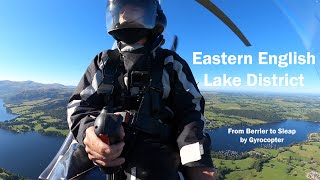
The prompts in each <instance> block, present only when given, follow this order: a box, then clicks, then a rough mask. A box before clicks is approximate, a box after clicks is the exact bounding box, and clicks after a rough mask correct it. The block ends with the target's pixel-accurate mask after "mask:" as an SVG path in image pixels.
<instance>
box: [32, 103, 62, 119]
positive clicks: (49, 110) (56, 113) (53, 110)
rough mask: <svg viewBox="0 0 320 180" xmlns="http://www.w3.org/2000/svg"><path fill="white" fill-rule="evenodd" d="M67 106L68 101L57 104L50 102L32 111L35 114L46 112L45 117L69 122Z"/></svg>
mask: <svg viewBox="0 0 320 180" xmlns="http://www.w3.org/2000/svg"><path fill="white" fill-rule="evenodd" d="M67 104H68V99H67V98H64V99H62V100H57V101H56V102H50V103H48V104H47V105H43V106H36V107H34V108H32V109H31V111H33V112H37V111H38V112H44V113H45V115H48V116H51V117H54V118H57V119H60V120H62V121H67Z"/></svg>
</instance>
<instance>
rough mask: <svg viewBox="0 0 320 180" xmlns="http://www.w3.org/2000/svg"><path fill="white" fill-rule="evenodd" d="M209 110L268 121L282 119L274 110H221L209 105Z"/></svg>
mask: <svg viewBox="0 0 320 180" xmlns="http://www.w3.org/2000/svg"><path fill="white" fill-rule="evenodd" d="M210 111H212V112H214V113H217V114H219V113H220V114H224V115H229V116H240V117H245V118H249V119H259V120H262V121H268V122H276V121H282V120H284V119H283V118H282V117H280V116H279V115H278V114H276V113H275V112H270V111H264V110H247V109H244V110H242V109H228V110H222V109H219V108H214V107H210Z"/></svg>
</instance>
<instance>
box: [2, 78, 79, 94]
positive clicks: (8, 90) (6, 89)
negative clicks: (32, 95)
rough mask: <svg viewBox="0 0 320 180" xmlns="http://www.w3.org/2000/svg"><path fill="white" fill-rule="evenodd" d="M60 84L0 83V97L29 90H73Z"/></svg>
mask: <svg viewBox="0 0 320 180" xmlns="http://www.w3.org/2000/svg"><path fill="white" fill-rule="evenodd" d="M74 88H75V87H73V86H64V85H62V84H41V83H37V82H33V81H21V82H18V81H0V97H4V96H7V95H14V94H18V93H21V92H23V91H29V90H47V89H74Z"/></svg>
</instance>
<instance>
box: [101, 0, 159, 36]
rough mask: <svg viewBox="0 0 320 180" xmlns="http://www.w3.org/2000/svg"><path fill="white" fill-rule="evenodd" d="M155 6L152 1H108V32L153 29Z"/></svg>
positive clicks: (155, 14) (155, 13)
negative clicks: (127, 29)
mask: <svg viewBox="0 0 320 180" xmlns="http://www.w3.org/2000/svg"><path fill="white" fill-rule="evenodd" d="M156 16H157V4H156V2H155V1H154V0H108V3H107V14H106V21H107V30H108V32H110V31H113V30H118V29H126V28H145V29H153V28H154V27H155V24H156Z"/></svg>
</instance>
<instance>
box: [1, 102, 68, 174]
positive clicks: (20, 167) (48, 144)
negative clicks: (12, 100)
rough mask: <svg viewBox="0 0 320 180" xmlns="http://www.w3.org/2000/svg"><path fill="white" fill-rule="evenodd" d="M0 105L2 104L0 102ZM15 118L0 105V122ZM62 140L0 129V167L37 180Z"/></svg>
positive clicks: (33, 133) (32, 133)
mask: <svg viewBox="0 0 320 180" xmlns="http://www.w3.org/2000/svg"><path fill="white" fill-rule="evenodd" d="M0 103H3V101H2V100H0ZM10 117H11V118H15V117H16V115H12V114H7V113H6V111H5V108H4V107H3V104H0V121H4V120H9V119H8V118H10ZM63 141H64V138H61V137H49V136H43V135H40V134H39V133H37V132H29V133H23V134H17V133H13V132H10V131H7V130H3V129H0V167H1V168H4V169H7V170H9V171H11V172H13V173H16V174H20V175H22V176H25V177H28V178H32V179H37V178H38V176H39V175H40V173H41V172H42V171H43V170H44V169H45V168H46V167H47V165H48V164H49V163H50V162H51V160H52V159H53V157H54V156H55V154H56V153H57V152H58V150H59V148H60V146H61V145H62V143H63Z"/></svg>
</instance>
